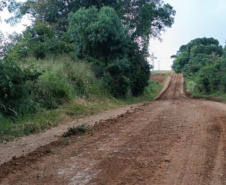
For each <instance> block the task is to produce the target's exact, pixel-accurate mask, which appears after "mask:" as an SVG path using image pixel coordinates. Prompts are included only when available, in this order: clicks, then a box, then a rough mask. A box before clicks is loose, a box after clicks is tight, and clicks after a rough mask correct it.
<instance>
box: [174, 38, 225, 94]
mask: <svg viewBox="0 0 226 185" xmlns="http://www.w3.org/2000/svg"><path fill="white" fill-rule="evenodd" d="M224 52H225V49H223V48H222V46H220V45H219V41H218V40H216V39H214V38H197V39H194V40H192V41H190V42H189V43H188V44H187V45H183V46H181V47H180V49H179V51H178V52H177V54H176V55H175V56H173V57H174V58H175V60H174V61H173V66H172V68H173V69H174V71H175V72H178V73H180V72H183V74H184V77H185V78H186V80H187V83H188V86H189V84H192V86H193V88H192V89H193V91H194V92H195V93H201V94H211V93H217V92H221V93H225V92H226V86H225V79H226V75H225V74H226V73H225V71H226V70H225V69H226V68H225V64H226V58H225V56H224Z"/></svg>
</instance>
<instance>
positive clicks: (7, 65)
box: [0, 60, 41, 117]
mask: <svg viewBox="0 0 226 185" xmlns="http://www.w3.org/2000/svg"><path fill="white" fill-rule="evenodd" d="M40 75H41V73H39V72H37V71H36V70H33V69H32V68H26V69H24V70H21V69H20V68H19V67H18V66H17V65H16V64H15V63H13V62H8V61H7V62H6V61H4V60H1V61H0V78H1V82H0V93H1V94H0V96H1V99H0V111H1V113H2V114H3V115H9V116H13V117H15V116H18V114H17V112H16V111H15V110H17V108H18V107H20V104H21V100H22V99H24V97H26V96H27V89H26V88H25V84H26V82H27V81H29V80H31V81H33V83H35V82H36V80H37V79H38V77H39V76H40Z"/></svg>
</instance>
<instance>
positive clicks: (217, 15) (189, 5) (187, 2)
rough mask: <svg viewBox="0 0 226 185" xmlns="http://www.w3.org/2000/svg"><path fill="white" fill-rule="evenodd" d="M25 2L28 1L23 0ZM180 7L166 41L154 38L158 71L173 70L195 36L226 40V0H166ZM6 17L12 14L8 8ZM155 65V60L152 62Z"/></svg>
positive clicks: (152, 48) (1, 26)
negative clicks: (178, 55)
mask: <svg viewBox="0 0 226 185" xmlns="http://www.w3.org/2000/svg"><path fill="white" fill-rule="evenodd" d="M0 1H1V0H0ZM21 1H25V0H21ZM164 2H165V3H169V4H170V5H172V6H173V8H174V9H175V10H176V16H175V21H174V24H173V26H172V27H171V28H167V29H166V32H164V33H162V36H161V38H162V42H160V41H159V40H157V39H152V40H151V41H150V47H149V51H150V53H154V55H155V57H157V59H156V60H154V69H155V70H159V69H160V70H170V69H171V65H172V59H171V58H170V56H172V55H174V54H176V52H177V51H178V50H179V48H180V46H181V45H184V44H187V43H188V42H190V41H191V40H193V39H196V38H202V37H213V38H215V39H218V40H219V42H220V44H221V45H222V46H224V45H225V41H226V0H164ZM2 16H3V19H4V18H6V17H7V16H8V13H7V12H6V11H5V12H3V14H2ZM23 24H26V21H24V22H22V24H20V25H18V26H17V27H14V28H13V27H10V26H9V25H7V24H6V23H3V22H2V23H0V30H1V31H7V32H12V31H16V30H17V31H21V30H23V29H24V28H25V27H24V26H23ZM150 63H151V64H153V61H150Z"/></svg>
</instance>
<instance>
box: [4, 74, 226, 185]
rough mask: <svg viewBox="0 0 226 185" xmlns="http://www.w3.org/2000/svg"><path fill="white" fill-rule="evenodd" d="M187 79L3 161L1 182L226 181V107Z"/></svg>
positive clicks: (202, 184) (173, 79)
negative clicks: (199, 95)
mask: <svg viewBox="0 0 226 185" xmlns="http://www.w3.org/2000/svg"><path fill="white" fill-rule="evenodd" d="M183 84H184V83H183V77H182V75H180V74H179V75H177V74H172V75H171V76H169V78H168V80H167V82H166V87H164V89H163V91H162V92H161V94H160V95H159V96H158V98H157V100H156V101H152V102H148V103H146V104H143V105H140V106H138V107H136V108H135V109H133V110H130V111H127V112H126V113H125V114H122V115H120V116H117V117H116V118H111V119H107V120H102V121H99V122H98V123H96V124H95V125H94V126H93V129H92V131H91V132H89V133H88V134H87V135H84V136H82V135H80V136H71V137H69V138H59V139H58V141H55V142H53V143H50V144H49V145H46V146H43V147H41V148H39V149H37V150H36V151H34V152H32V153H30V154H28V155H25V156H22V157H19V158H14V159H13V160H11V161H10V162H7V163H4V164H2V165H1V168H0V177H1V180H0V182H1V184H4V185H7V184H16V185H20V184H21V185H22V184H23V185H27V184H29V185H30V184H40V185H41V184H46V185H52V184H53V185H55V184H69V185H77V184H79V185H80V184H92V185H124V184H128V185H133V184H134V185H138V184H139V185H149V184H150V185H211V184H213V185H221V184H226V160H225V159H226V135H225V127H226V116H225V115H226V105H225V104H223V103H219V102H213V101H206V100H197V99H191V98H189V97H187V96H186V95H185V93H184V87H183ZM2 174H3V175H2Z"/></svg>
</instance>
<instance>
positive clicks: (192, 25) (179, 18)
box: [150, 0, 226, 70]
mask: <svg viewBox="0 0 226 185" xmlns="http://www.w3.org/2000/svg"><path fill="white" fill-rule="evenodd" d="M165 3H169V4H171V5H172V6H173V7H174V9H175V10H176V16H175V22H174V25H173V26H172V28H169V29H167V31H166V32H165V33H164V34H163V35H162V39H163V41H162V42H159V41H158V40H152V41H151V46H150V52H154V54H155V56H156V57H157V58H158V59H157V60H155V69H156V70H157V69H158V62H160V69H161V70H169V69H170V66H171V65H172V60H171V59H170V56H171V55H173V54H176V52H177V51H178V49H179V47H180V46H181V45H184V44H187V43H188V42H190V41H191V40H193V39H195V38H198V37H201V38H202V37H213V38H216V39H218V40H219V42H220V44H221V45H222V46H224V45H225V41H226V0H165Z"/></svg>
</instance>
